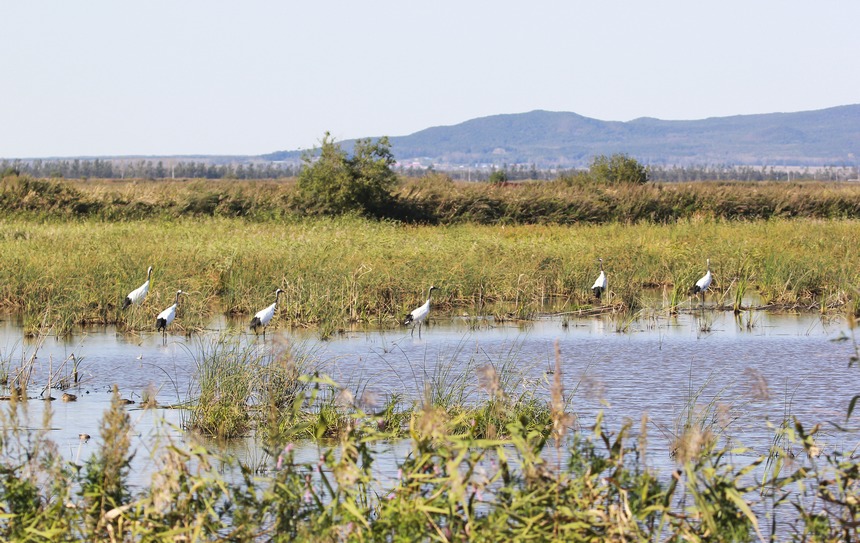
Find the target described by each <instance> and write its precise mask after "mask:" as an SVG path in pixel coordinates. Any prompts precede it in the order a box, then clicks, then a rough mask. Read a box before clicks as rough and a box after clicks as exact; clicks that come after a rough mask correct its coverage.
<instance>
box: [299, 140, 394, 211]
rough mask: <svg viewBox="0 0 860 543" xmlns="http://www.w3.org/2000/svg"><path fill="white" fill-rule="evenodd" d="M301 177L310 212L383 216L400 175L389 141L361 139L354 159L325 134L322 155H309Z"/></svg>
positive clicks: (302, 193) (304, 200)
mask: <svg viewBox="0 0 860 543" xmlns="http://www.w3.org/2000/svg"><path fill="white" fill-rule="evenodd" d="M304 161H305V168H304V169H302V171H301V173H300V174H299V183H298V188H299V196H300V201H301V203H302V204H303V205H304V207H305V210H306V211H307V212H310V213H313V214H322V215H341V214H344V213H358V214H360V215H369V216H381V215H383V214H384V213H385V211H386V208H388V207H389V206H390V205H392V203H393V202H394V197H393V196H392V190H394V188H395V187H396V186H397V175H396V174H395V173H394V171H393V170H392V169H391V166H392V165H393V164H394V155H392V154H391V149H390V146H389V143H388V138H385V137H382V138H380V139H379V140H377V142H376V143H373V142H371V140H370V139H364V140H358V141H356V143H355V147H354V149H353V156H352V157H349V156H348V155H347V153H346V152H345V151H344V150H343V149H342V148H341V147H340V145H338V144H336V143H335V142H334V140H333V139H332V138H331V136H330V135H329V134H328V133H326V135H325V136H324V137H323V140H322V147H321V149H320V151H319V156H318V157H317V156H316V155H315V154H310V153H309V154H306V155H305V156H304Z"/></svg>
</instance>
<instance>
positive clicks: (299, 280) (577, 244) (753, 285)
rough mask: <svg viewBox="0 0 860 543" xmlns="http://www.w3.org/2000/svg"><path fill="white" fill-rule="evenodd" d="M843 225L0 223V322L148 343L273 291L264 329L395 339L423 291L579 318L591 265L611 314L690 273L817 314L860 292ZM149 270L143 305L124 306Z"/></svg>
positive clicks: (244, 311) (857, 260)
mask: <svg viewBox="0 0 860 543" xmlns="http://www.w3.org/2000/svg"><path fill="white" fill-rule="evenodd" d="M858 226H860V224H858V221H855V220H831V221H820V220H809V219H795V220H772V221H756V222H722V221H710V220H701V221H685V222H678V223H674V224H669V225H658V224H635V225H627V224H618V223H613V224H607V225H579V226H560V225H543V226H541V225H524V226H504V225H500V226H480V225H469V224H465V225H452V226H444V227H441V226H436V227H431V226H404V225H401V224H397V223H389V222H378V221H371V220H363V219H356V218H340V219H313V218H308V219H302V220H295V221H289V222H277V223H275V222H249V221H245V220H242V219H227V218H217V217H215V218H195V219H176V220H173V219H150V220H140V221H123V222H102V221H91V220H90V221H55V220H51V221H37V220H33V219H32V218H28V219H23V218H6V219H2V220H0V263H2V265H0V307H2V308H3V309H4V310H11V311H21V312H23V314H24V317H25V320H26V323H25V324H26V325H27V327H28V329H29V330H31V331H34V330H36V329H38V328H39V327H41V325H43V324H46V325H49V326H56V328H57V330H58V331H67V330H70V329H71V328H72V327H73V326H74V325H76V324H87V323H118V324H120V325H121V326H124V327H128V328H131V329H139V330H148V329H152V328H154V317H155V315H156V314H157V313H158V312H159V311H161V310H162V309H164V308H166V307H167V306H169V305H171V304H172V303H173V298H174V295H175V293H176V290H178V289H182V290H183V291H185V292H188V296H185V297H183V298H182V300H181V301H180V306H179V312H178V316H177V319H176V321H175V323H174V324H173V325H172V326H173V327H174V328H175V329H176V330H182V329H186V330H193V329H195V328H200V327H203V326H204V325H205V324H206V323H208V322H209V320H210V319H211V317H212V316H214V315H215V314H217V313H219V312H224V313H227V314H240V315H245V316H248V315H250V314H252V313H253V312H256V311H257V310H259V309H262V308H263V307H265V306H267V305H269V304H270V303H271V302H272V300H273V297H272V294H273V291H274V289H275V288H278V287H280V288H282V289H284V291H285V295H284V296H282V297H281V304H280V309H279V312H278V317H277V318H276V320H275V322H274V323H273V325H274V326H282V325H285V324H290V325H320V326H321V330H322V332H323V333H324V335H325V334H328V333H331V332H332V331H334V330H335V329H337V328H338V327H341V326H344V325H346V324H348V323H355V322H362V323H377V324H382V325H392V326H394V325H396V323H397V321H398V320H399V319H400V318H401V317H402V315H404V314H405V313H406V312H407V311H409V310H411V309H412V308H414V307H416V306H417V305H418V304H420V303H421V302H423V297H424V296H425V295H426V288H427V287H428V286H429V285H431V284H434V285H436V286H437V287H439V288H440V290H439V291H437V292H436V293H434V299H435V300H436V302H437V305H436V307H437V308H441V309H457V310H461V309H463V310H468V311H474V309H473V306H478V307H479V308H480V307H481V306H486V305H487V304H490V303H494V302H505V303H506V304H508V311H509V312H511V313H513V315H514V316H521V317H528V316H530V315H533V314H534V313H535V312H538V311H540V310H542V309H543V307H544V304H545V303H547V302H549V301H554V302H555V303H556V304H557V307H559V308H561V309H577V308H588V307H592V305H593V304H594V303H595V302H594V300H593V298H592V296H591V292H590V286H591V284H592V283H593V281H594V278H595V277H596V275H597V258H598V257H602V258H603V259H604V264H605V267H606V270H607V274H608V276H609V288H610V291H611V292H612V293H613V294H612V295H613V298H612V299H613V301H615V302H622V303H624V304H626V305H627V306H628V307H636V306H637V305H638V303H639V301H638V300H639V297H640V295H641V292H642V289H643V288H648V287H658V288H660V287H663V288H665V289H666V290H667V292H668V293H670V294H671V291H672V288H673V286H676V287H678V289H677V290H678V292H679V294H680V296H681V297H682V298H684V299H688V298H687V297H686V294H685V293H686V290H687V287H688V286H691V285H692V284H693V282H694V281H695V279H696V278H697V277H699V276H700V275H701V274H702V273H704V266H705V259H706V258H710V260H711V267H712V270H713V273H714V276H715V280H714V284H713V286H712V289H713V292H712V293H711V298H710V299H711V300H712V301H713V300H714V299H716V300H722V301H723V302H724V303H726V304H728V305H731V303H732V300H733V298H734V295H735V293H737V291H738V289H744V290H745V291H747V292H749V291H751V290H757V291H759V292H760V293H761V295H762V296H763V299H764V302H765V303H774V304H789V305H797V306H800V307H803V308H816V309H822V308H823V310H825V311H826V310H829V309H828V308H835V307H839V306H841V305H842V304H845V303H846V302H848V301H849V300H851V299H853V298H854V297H855V294H856V287H857V285H858V284H860V253H858V251H857V250H856V248H857V247H858V246H860V228H858ZM148 266H153V267H154V270H155V271H154V272H153V278H152V284H151V289H150V293H149V295H148V297H147V298H146V300H145V302H144V304H143V305H142V306H140V307H133V308H130V309H128V310H125V311H122V310H120V309H119V307H120V305H121V303H122V300H123V298H124V297H125V295H126V294H127V293H128V292H129V291H131V290H132V289H134V288H136V287H137V286H139V285H140V284H141V283H143V281H144V280H145V278H146V269H147V267H148Z"/></svg>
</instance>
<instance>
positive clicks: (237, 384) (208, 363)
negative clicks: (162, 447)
mask: <svg viewBox="0 0 860 543" xmlns="http://www.w3.org/2000/svg"><path fill="white" fill-rule="evenodd" d="M199 353H200V354H199V356H198V358H197V360H196V365H197V370H196V374H195V386H196V388H197V389H196V390H192V391H190V394H189V397H192V398H195V400H194V401H193V403H192V407H191V411H190V413H189V415H188V421H187V422H186V423H185V424H186V426H187V427H188V428H189V429H192V430H195V431H197V432H200V433H202V434H204V435H210V436H215V437H218V438H222V439H227V438H234V437H239V436H242V435H245V434H246V433H247V432H248V431H249V430H250V428H251V422H252V412H251V409H252V407H253V406H252V405H251V403H250V402H251V398H252V394H253V391H254V387H253V383H254V379H255V371H254V370H255V369H257V368H259V367H260V366H262V363H261V359H262V357H263V356H264V355H262V354H261V353H260V352H259V351H258V350H257V349H253V348H248V347H246V346H243V345H241V344H240V343H239V341H237V340H236V339H231V338H225V337H221V338H218V339H217V340H215V341H212V342H211V343H205V342H204V343H202V344H201V348H200V350H199Z"/></svg>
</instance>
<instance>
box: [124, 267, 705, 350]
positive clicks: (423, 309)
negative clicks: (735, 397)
mask: <svg viewBox="0 0 860 543" xmlns="http://www.w3.org/2000/svg"><path fill="white" fill-rule="evenodd" d="M597 260H598V262H599V263H600V275H598V276H597V280H596V281H594V284H593V285H592V286H591V291H592V292H593V293H594V297H595V298H597V299H598V300H600V298H601V296H602V295H603V293H604V292H606V291H607V289H608V288H609V286H608V281H607V279H606V272H605V271H604V270H603V259H602V258H598V259H597ZM150 279H152V266H150V267H149V269H148V270H147V271H146V281H145V282H144V283H143V284H142V285H140V286H139V287H137V288H136V289H134V290H132V291H131V292H129V293H128V296H126V297H125V300H124V301H123V304H122V308H123V309H126V308H127V307H129V306H133V305H140V304H141V303H142V302H143V300H144V298H146V295H147V293H148V292H149V281H150ZM712 280H713V276H712V275H711V259H710V258H709V259H708V260H707V271H706V272H705V275H703V276H702V277H701V278H699V280H698V281H696V283H695V284H694V285H693V288H692V289H691V292H692V294H694V295H696V296H698V295H699V294H701V295H702V300H703V301H704V295H705V291H707V290H708V287H710V286H711V281H712ZM434 290H439V289H438V288H437V287H435V286H431V287H430V289H429V290H428V291H427V301H426V302H424V304H423V305H421V306H419V307H416V308H415V309H413V310H412V311H410V312H409V314H408V315H406V318H405V319H403V324H404V325H406V326H410V325H411V326H412V334H413V335H414V334H415V328H416V327H417V328H418V337H419V339H420V338H421V326H422V325H423V324H424V321H425V320H427V316H428V315H430V298H431V296H432V294H433V291H434ZM283 293H284V291H283V290H281V289H275V302H274V303H273V304H272V305H270V306H268V307H266V308H265V309H261V310H260V311H258V312H257V314H256V315H254V318H253V319H251V325H250V328H251V330H253V332H254V333H255V334H257V333H258V331H259V330H260V329H262V330H263V337H264V338H265V337H266V327H267V326H269V323H270V322H271V321H272V318H273V317H274V316H275V313H276V312H277V309H278V300H279V299H280V296H281V294H283ZM182 294H185V293H183V292H182V291H181V290H177V291H176V300H175V301H174V302H173V305H171V306H170V307H168V308H167V309H165V310H164V311H162V312H161V313H159V314H158V317H156V318H155V330H156V331H160V332H161V333H162V337H164V338H166V337H167V327H168V326H170V323H171V322H173V319H175V318H176V309H177V307H178V306H179V296H181V295H182Z"/></svg>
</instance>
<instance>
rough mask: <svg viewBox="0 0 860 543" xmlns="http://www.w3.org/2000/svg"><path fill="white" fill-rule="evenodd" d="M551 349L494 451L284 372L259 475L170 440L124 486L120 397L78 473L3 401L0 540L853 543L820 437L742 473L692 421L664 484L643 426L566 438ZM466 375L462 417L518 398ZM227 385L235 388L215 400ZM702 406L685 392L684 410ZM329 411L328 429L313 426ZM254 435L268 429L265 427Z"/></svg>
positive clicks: (853, 497)
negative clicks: (469, 389) (397, 442)
mask: <svg viewBox="0 0 860 543" xmlns="http://www.w3.org/2000/svg"><path fill="white" fill-rule="evenodd" d="M255 349H257V347H254V346H251V347H239V346H238V344H237V343H234V340H232V339H230V338H220V339H218V340H216V343H215V344H213V345H211V346H209V347H207V348H206V349H204V351H205V352H206V355H205V356H204V357H203V360H202V361H201V365H209V364H213V363H214V364H215V365H216V366H218V367H222V368H223V367H224V366H223V364H225V363H228V364H229V363H230V362H229V361H227V360H226V359H229V358H237V359H239V360H242V361H245V362H251V363H252V364H253V363H254V359H255V357H256V359H257V361H259V362H261V363H262V365H263V366H266V365H271V364H272V363H275V365H278V366H280V367H286V366H289V364H286V365H283V364H281V363H280V362H278V360H279V359H278V358H277V357H276V358H267V356H266V355H260V354H259V353H257V354H254V353H255ZM557 349H558V348H556V353H557V356H556V364H555V368H554V375H553V378H552V380H551V381H552V382H551V383H548V386H549V387H550V391H549V397H550V400H549V401H547V400H544V401H542V402H541V403H542V406H541V409H542V410H543V411H545V412H546V418H545V420H546V421H547V425H546V426H545V427H543V428H532V429H530V428H529V427H528V422H529V421H530V420H531V417H532V413H531V412H530V411H528V410H527V411H524V412H522V413H521V414H520V415H519V416H514V417H510V418H508V419H507V420H504V421H501V419H499V422H503V423H504V425H503V427H499V430H500V431H499V432H497V433H496V434H495V435H492V436H491V435H486V434H485V433H482V430H481V428H482V425H481V424H479V423H476V424H467V425H462V424H461V423H460V420H461V417H459V416H454V417H452V416H451V414H450V412H449V411H448V410H447V409H446V408H443V407H442V406H441V405H439V404H433V403H429V402H426V401H425V402H421V403H418V404H416V405H415V406H413V407H412V408H411V409H410V412H409V414H408V415H407V416H405V417H401V418H400V419H399V420H397V419H396V418H393V417H392V413H391V412H392V410H391V409H389V408H388V407H386V408H383V409H381V410H377V409H376V407H375V405H374V404H375V402H374V401H372V400H360V399H359V396H352V395H351V394H348V393H345V392H344V391H345V390H347V389H346V388H345V387H341V386H339V385H338V384H336V383H334V382H333V381H332V380H330V379H329V378H327V377H325V376H322V375H319V374H315V375H299V374H298V373H296V372H295V371H293V370H290V373H289V377H287V379H289V380H292V381H294V382H297V383H300V386H299V388H298V389H294V390H295V391H297V392H298V393H297V394H295V395H292V396H289V395H288V397H282V398H281V400H283V401H281V402H280V407H278V409H280V411H279V413H278V416H277V417H271V418H269V419H268V421H269V422H271V421H273V420H274V419H275V418H278V419H280V420H282V421H283V420H287V421H290V423H289V424H287V425H285V426H283V428H284V429H285V430H287V432H286V433H284V434H282V435H276V434H272V433H270V434H266V436H265V440H266V442H267V443H268V445H267V450H268V456H267V457H266V458H265V459H263V460H259V461H256V462H255V463H254V465H244V464H241V463H240V462H239V461H237V460H236V459H235V458H229V457H220V456H218V455H215V454H213V453H212V452H210V451H208V450H206V449H205V448H204V447H202V446H200V445H196V444H194V443H193V441H192V442H191V443H189V444H185V443H177V442H173V441H170V440H168V442H167V443H162V444H160V446H159V447H156V448H154V449H152V452H151V454H152V455H153V457H152V462H153V464H154V465H155V466H156V468H155V469H154V471H153V474H152V479H151V481H150V482H149V483H148V484H147V483H144V484H143V485H140V484H137V485H134V486H133V485H132V484H130V482H129V469H128V468H129V465H130V462H131V460H132V458H133V456H134V455H135V454H137V451H135V450H133V449H132V448H131V447H130V433H131V432H132V431H133V429H132V427H131V426H130V424H129V414H128V413H127V412H126V411H125V407H124V406H123V405H122V403H121V401H120V398H119V395H118V394H117V392H116V390H114V395H113V401H112V402H111V406H110V408H109V409H108V410H107V411H106V412H105V415H104V418H103V422H102V431H101V444H100V446H99V447H98V448H97V449H96V451H95V452H94V453H93V455H92V456H91V457H90V458H89V459H86V460H85V461H83V462H79V461H78V460H77V459H76V460H74V461H70V460H64V459H63V458H62V457H61V456H60V455H59V454H58V452H57V444H56V443H54V442H53V441H52V440H51V437H50V436H51V433H50V431H49V430H48V429H49V428H51V424H50V419H51V406H50V403H48V402H45V420H44V424H43V425H42V426H41V428H44V429H36V430H34V429H33V428H32V427H31V426H29V425H28V424H26V422H25V421H27V420H28V417H27V410H28V401H27V400H25V399H23V398H21V397H19V396H18V395H17V394H15V393H14V390H13V393H12V397H11V400H10V402H9V403H8V405H7V407H8V408H5V407H4V409H2V410H0V458H2V459H3V461H2V462H0V510H2V511H3V513H4V514H3V515H2V516H0V538H2V539H3V540H4V541H16V542H17V541H21V542H25V541H34V542H35V541H51V542H54V541H56V542H62V541H81V540H83V541H153V542H164V543H167V542H172V541H190V542H197V541H224V540H229V541H261V540H264V541H275V542H280V541H487V542H489V541H532V540H540V541H594V542H597V541H618V542H621V541H641V542H646V541H664V540H666V541H713V542H722V541H753V540H764V539H765V538H767V537H771V538H773V539H772V540H779V541H789V540H793V541H853V540H856V539H857V538H858V537H860V530H858V524H857V522H856V519H857V515H858V514H860V506H858V501H857V490H858V486H860V472H858V467H857V463H856V461H854V460H852V459H851V458H848V457H846V456H843V454H842V453H840V452H838V451H827V452H822V451H821V450H820V449H819V448H818V445H817V444H816V442H815V435H816V433H817V432H818V428H813V429H811V430H807V429H805V428H804V427H803V425H802V424H801V423H800V422H798V421H794V423H793V424H792V425H791V427H790V428H788V427H786V428H783V429H782V430H781V433H780V437H779V443H778V444H776V445H775V446H774V447H775V448H774V450H773V451H770V452H769V453H768V454H767V456H760V457H757V458H756V457H754V459H753V460H752V461H751V462H750V463H749V464H747V465H737V464H736V461H737V460H739V459H744V458H747V457H748V455H749V454H750V451H747V450H744V449H742V448H739V447H738V448H734V449H726V448H721V447H720V446H719V445H718V441H719V440H718V439H715V437H716V436H715V435H714V433H718V432H722V431H723V430H722V429H721V428H720V427H719V426H718V425H711V424H709V423H707V422H706V420H707V419H710V418H711V416H710V415H707V414H704V416H700V414H699V413H696V414H693V413H692V412H690V413H687V416H686V417H685V418H684V420H683V421H682V422H683V430H682V431H680V432H679V435H678V439H677V441H676V447H677V448H676V451H677V452H676V454H675V455H674V461H675V463H676V467H675V469H672V470H671V473H661V472H659V471H657V470H655V469H653V468H651V467H649V463H648V462H647V461H646V451H647V450H648V449H647V445H648V443H647V428H648V419H647V417H643V419H642V424H641V427H640V429H639V431H638V435H634V432H633V431H632V430H631V426H630V424H629V423H627V424H625V425H624V426H623V427H622V428H620V429H619V430H618V431H617V432H614V433H610V432H609V431H607V430H606V429H605V428H604V426H603V423H602V417H601V416H600V415H598V416H597V418H596V420H595V421H594V424H593V425H592V426H591V427H590V428H589V429H588V430H584V431H581V432H580V431H575V432H571V429H572V426H573V424H574V422H575V419H574V418H573V416H572V414H571V413H570V412H569V411H568V399H566V397H565V392H564V390H563V389H562V386H561V383H562V381H563V379H562V375H561V373H562V367H561V363H560V356H559V354H558V350H557ZM289 358H290V356H288V357H287V358H281V359H280V360H287V359H289ZM213 361H214V362H213ZM512 365H513V364H512ZM259 369H260V368H259V367H257V368H254V370H253V371H258V370H259ZM475 369H476V370H477V371H476V372H475V374H474V375H470V377H469V379H474V378H475V377H476V378H477V379H476V380H477V386H478V387H479V388H481V389H482V390H483V391H484V392H485V393H486V399H482V400H479V401H478V402H477V403H476V404H473V405H471V406H470V407H469V409H471V412H472V413H473V414H474V413H486V412H490V411H493V410H494V409H495V408H494V407H493V404H494V403H495V402H497V401H499V400H501V399H503V398H504V397H506V396H507V397H510V394H509V391H508V390H506V389H505V385H504V383H506V382H510V381H511V379H512V378H513V380H515V379H516V376H512V375H510V374H509V371H510V368H506V367H505V365H504V364H500V365H498V366H497V367H493V368H492V369H489V368H487V367H486V366H484V367H482V368H475ZM285 375H286V374H284V375H282V377H283V376H285ZM208 378H209V377H208V376H203V375H201V376H200V377H199V379H201V381H200V385H201V389H200V392H201V394H200V396H199V398H197V400H195V401H196V402H199V403H206V402H208V401H209V400H210V398H209V397H206V396H205V394H206V393H205V392H204V390H205V389H207V388H208V387H209V385H208V384H207V385H204V383H203V381H204V380H206V379H208ZM280 378H281V377H275V379H280ZM454 381H455V382H462V379H461V377H459V376H455V378H454ZM228 382H232V381H231V379H230V378H229V377H227V378H226V379H225V380H223V381H222V384H224V385H227V386H231V385H228V384H227V383H228ZM457 386H458V385H455V388H456V387H457ZM223 390H224V389H223V388H222V391H223ZM259 390H260V389H258V392H259ZM700 394H701V391H697V392H693V391H691V398H690V407H692V405H693V403H695V402H696V401H697V399H699V396H700ZM252 395H253V394H252ZM446 395H447V394H444V393H443V394H437V393H436V392H435V391H432V390H431V391H429V394H428V396H430V397H433V396H436V397H441V396H446ZM226 396H227V397H228V398H229V400H225V402H226V403H230V402H234V405H238V406H242V407H247V406H246V404H245V402H246V399H244V395H243V394H238V395H234V394H229V393H228V394H226ZM260 400H261V402H260V404H258V406H259V407H264V406H265V405H266V404H267V403H268V404H269V405H272V406H273V405H276V404H277V403H278V402H279V400H277V399H274V398H273V397H271V396H269V397H263V396H260ZM395 401H396V400H395ZM252 407H254V405H253V404H252ZM330 408H333V409H335V410H336V411H337V413H336V417H330V416H329V415H323V413H324V412H325V411H326V410H328V409H330ZM262 411H265V409H262V410H261V412H262ZM221 413H222V414H223V413H224V411H223V410H222V411H221ZM222 416H223V417H224V418H225V419H233V418H234V415H233V414H229V415H218V417H222ZM323 418H327V420H328V421H329V422H331V421H334V420H335V419H336V420H337V422H336V424H329V425H328V430H326V431H325V432H317V433H316V435H315V438H316V439H319V440H320V442H321V443H324V446H322V447H320V453H319V455H316V456H314V458H312V459H310V460H299V459H298V457H297V454H296V453H297V448H298V446H299V445H297V441H296V440H297V439H303V436H306V435H307V433H306V432H307V430H308V429H310V428H313V427H314V425H315V421H316V422H318V421H321V420H322V419H323ZM258 420H259V423H260V424H266V423H267V422H266V421H267V418H266V417H265V416H262V417H260V418H259V419H258ZM392 424H394V425H396V429H393V428H392V426H391V425H392ZM395 436H402V439H405V440H406V445H407V448H408V450H407V451H405V452H401V453H399V454H398V455H397V460H396V461H395V465H394V466H393V467H391V468H387V470H388V471H387V472H381V471H380V470H379V469H378V468H377V467H376V464H377V462H378V461H382V460H383V459H384V458H390V457H391V452H390V447H391V443H392V442H391V439H392V437H395ZM791 446H795V447H797V448H798V449H799V451H795V452H794V453H793V454H792V455H791V457H790V459H786V461H785V462H780V466H779V469H776V468H774V467H772V466H771V467H770V468H769V471H768V474H767V478H766V480H765V481H764V482H763V483H758V482H756V477H754V475H755V474H756V470H757V468H758V467H759V466H761V465H762V464H763V463H765V462H766V461H769V459H771V458H773V457H774V455H776V454H785V451H788V450H789V447H791ZM776 447H779V450H777V448H776ZM395 468H396V475H393V472H394V471H395Z"/></svg>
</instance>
